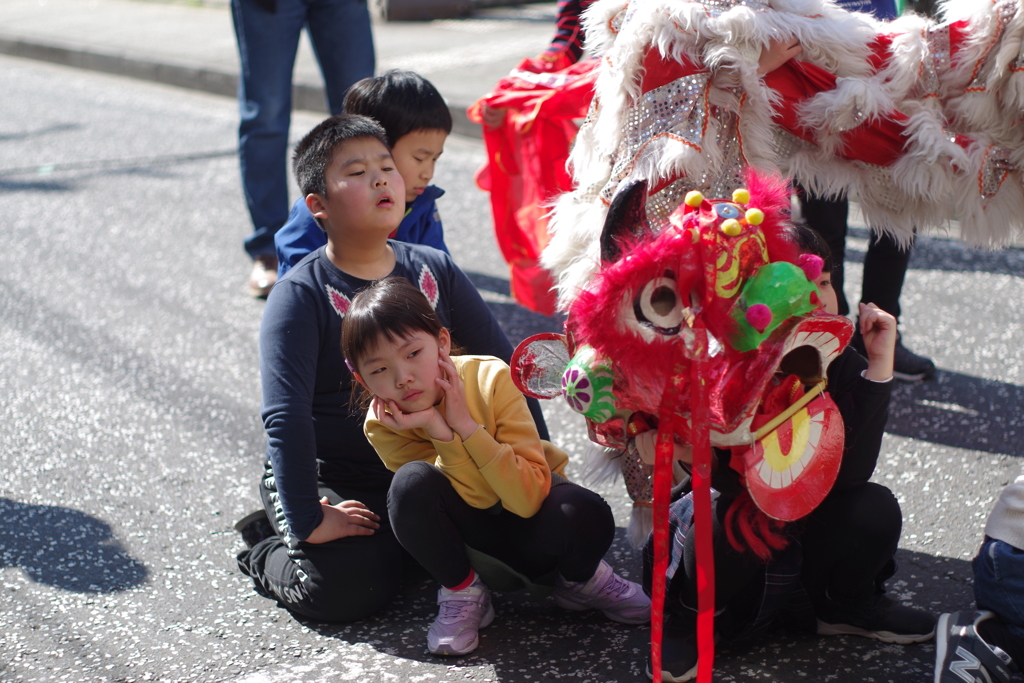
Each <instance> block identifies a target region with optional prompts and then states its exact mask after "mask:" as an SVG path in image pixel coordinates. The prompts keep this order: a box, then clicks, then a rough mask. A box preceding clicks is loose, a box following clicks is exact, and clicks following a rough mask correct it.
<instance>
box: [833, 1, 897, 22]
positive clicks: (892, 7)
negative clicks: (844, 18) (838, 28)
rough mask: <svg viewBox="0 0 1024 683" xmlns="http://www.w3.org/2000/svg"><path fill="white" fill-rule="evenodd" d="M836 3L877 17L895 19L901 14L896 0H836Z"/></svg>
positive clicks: (853, 10)
mask: <svg viewBox="0 0 1024 683" xmlns="http://www.w3.org/2000/svg"><path fill="white" fill-rule="evenodd" d="M836 4H837V5H839V6H840V7H842V8H843V9H845V10H849V11H850V12H866V13H867V14H873V15H875V18H876V19H895V18H896V17H898V16H899V11H898V10H897V8H896V0H836Z"/></svg>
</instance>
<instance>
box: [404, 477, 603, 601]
mask: <svg viewBox="0 0 1024 683" xmlns="http://www.w3.org/2000/svg"><path fill="white" fill-rule="evenodd" d="M388 510H389V513H390V516H391V520H392V524H393V525H394V529H395V535H396V536H397V537H398V538H399V540H400V541H401V542H402V545H403V546H404V547H405V548H406V550H408V551H409V553H410V554H411V555H412V556H413V557H414V558H416V560H417V561H419V562H420V564H422V565H423V566H424V567H425V568H426V569H427V571H428V572H430V573H431V575H432V576H433V577H434V578H435V579H436V580H437V581H438V582H439V583H441V585H443V586H455V585H458V584H459V583H461V582H462V580H463V579H465V578H466V576H467V575H468V574H469V569H470V565H469V559H468V558H467V557H466V551H465V547H464V546H465V545H469V546H471V547H472V548H474V549H476V550H479V551H480V552H483V553H486V554H488V555H490V556H492V557H494V558H496V559H498V560H501V561H502V562H504V563H506V564H508V565H509V566H510V567H512V568H513V569H516V570H517V571H519V572H522V573H523V574H525V575H526V576H528V577H530V578H538V577H540V576H543V575H544V574H547V573H549V572H551V571H552V570H554V569H557V570H558V571H559V572H560V573H561V574H562V576H563V577H564V578H566V579H568V580H570V581H582V580H586V579H589V578H590V577H591V576H593V574H594V571H595V570H596V569H597V565H598V564H599V563H600V561H601V558H602V557H603V556H604V554H605V552H607V550H608V548H609V547H610V546H611V542H612V539H613V537H614V533H615V524H614V520H613V518H612V514H611V510H610V509H609V508H608V505H607V503H605V502H604V500H602V499H601V497H600V496H598V495H597V494H596V493H593V492H592V491H588V490H587V489H584V488H582V487H579V486H576V485H574V484H563V485H560V486H555V487H552V489H551V492H550V493H549V494H548V497H547V499H545V501H544V503H543V505H542V506H541V509H540V510H539V511H538V512H537V513H536V514H535V515H533V516H532V517H529V518H526V519H524V518H522V517H519V516H518V515H515V514H513V513H511V512H509V511H508V510H502V511H500V512H499V513H497V514H491V513H490V512H488V511H486V510H479V509H477V508H473V507H471V506H470V505H468V504H467V503H466V502H465V501H464V500H462V498H461V497H460V496H459V494H458V493H457V492H456V491H455V489H454V488H453V487H452V485H451V482H449V480H448V478H447V477H446V476H445V475H444V474H443V473H442V472H441V471H440V470H438V469H437V468H436V467H434V466H433V465H430V464H428V463H422V462H414V463H408V464H406V465H403V466H402V467H401V468H400V469H399V470H398V472H397V473H395V478H394V480H393V481H392V484H391V491H390V492H389V494H388Z"/></svg>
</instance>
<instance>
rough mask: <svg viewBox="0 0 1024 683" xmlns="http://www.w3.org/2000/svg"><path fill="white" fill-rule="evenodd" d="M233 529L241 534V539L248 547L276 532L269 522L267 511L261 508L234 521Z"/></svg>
mask: <svg viewBox="0 0 1024 683" xmlns="http://www.w3.org/2000/svg"><path fill="white" fill-rule="evenodd" d="M235 531H237V532H238V533H240V534H241V535H242V540H243V541H245V545H246V547H248V548H251V547H253V546H254V545H256V544H257V543H259V542H260V541H262V540H263V539H264V538H270V537H271V536H273V535H275V534H276V533H277V532H276V531H274V527H273V526H272V525H271V524H270V518H269V517H268V516H267V511H266V510H264V509H263V508H260V509H259V510H256V511H255V512H250V513H249V514H247V515H246V516H245V517H242V518H241V519H240V520H238V521H237V522H235Z"/></svg>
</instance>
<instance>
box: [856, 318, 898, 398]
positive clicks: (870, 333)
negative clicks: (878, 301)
mask: <svg viewBox="0 0 1024 683" xmlns="http://www.w3.org/2000/svg"><path fill="white" fill-rule="evenodd" d="M859 324H860V336H861V338H862V339H863V340H864V351H865V353H867V355H868V369H867V371H866V372H865V373H864V377H865V378H866V379H870V380H873V381H875V382H885V381H887V380H888V379H889V378H890V377H892V367H893V356H894V355H895V353H896V318H894V317H892V315H890V314H889V313H886V312H885V311H883V310H882V309H881V308H879V307H878V306H876V305H875V304H864V303H862V304H861V305H860V318H859Z"/></svg>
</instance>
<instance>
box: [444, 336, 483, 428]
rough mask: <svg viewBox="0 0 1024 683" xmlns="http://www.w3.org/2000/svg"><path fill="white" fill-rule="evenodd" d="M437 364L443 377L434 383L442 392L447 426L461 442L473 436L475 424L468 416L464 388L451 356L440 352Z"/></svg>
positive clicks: (470, 416)
mask: <svg viewBox="0 0 1024 683" xmlns="http://www.w3.org/2000/svg"><path fill="white" fill-rule="evenodd" d="M437 364H438V365H439V366H440V367H441V372H442V373H443V374H444V377H443V378H442V377H438V378H437V379H436V380H435V381H436V382H437V385H438V386H439V387H441V388H442V389H443V390H444V401H445V403H444V410H445V416H446V417H447V422H448V425H449V426H450V427H451V428H452V429H454V430H455V432H456V433H458V435H459V436H460V437H461V438H462V440H463V441H465V440H466V439H468V438H469V437H471V436H473V432H475V431H476V429H477V427H479V426H480V425H479V424H477V422H476V420H474V419H473V416H472V415H470V414H469V406H467V405H466V387H465V386H464V385H463V384H462V378H461V377H459V372H458V370H456V369H455V363H453V362H452V358H451V356H449V355H448V354H447V353H445V352H444V351H441V352H440V358H438V360H437Z"/></svg>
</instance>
